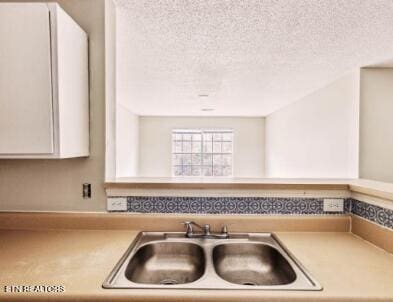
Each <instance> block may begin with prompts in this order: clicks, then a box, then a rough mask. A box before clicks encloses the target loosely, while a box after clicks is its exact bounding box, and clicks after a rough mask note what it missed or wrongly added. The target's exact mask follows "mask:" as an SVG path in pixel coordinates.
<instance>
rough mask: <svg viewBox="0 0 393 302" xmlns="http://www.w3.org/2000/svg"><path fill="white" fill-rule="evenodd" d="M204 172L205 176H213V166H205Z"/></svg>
mask: <svg viewBox="0 0 393 302" xmlns="http://www.w3.org/2000/svg"><path fill="white" fill-rule="evenodd" d="M202 173H203V176H212V167H203V168H202Z"/></svg>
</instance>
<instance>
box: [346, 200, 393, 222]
mask: <svg viewBox="0 0 393 302" xmlns="http://www.w3.org/2000/svg"><path fill="white" fill-rule="evenodd" d="M351 203H352V209H351V212H352V214H354V215H356V216H360V217H362V218H365V219H367V220H370V221H372V222H375V223H378V224H379V225H382V226H384V227H387V228H391V229H393V210H390V209H386V208H383V207H380V206H376V205H373V204H369V203H366V202H363V201H360V200H356V199H352V200H351Z"/></svg>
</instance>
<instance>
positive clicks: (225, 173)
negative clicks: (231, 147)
mask: <svg viewBox="0 0 393 302" xmlns="http://www.w3.org/2000/svg"><path fill="white" fill-rule="evenodd" d="M231 175H232V167H223V168H222V176H231Z"/></svg>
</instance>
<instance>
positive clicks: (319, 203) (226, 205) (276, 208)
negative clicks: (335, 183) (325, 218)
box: [127, 196, 350, 215]
mask: <svg viewBox="0 0 393 302" xmlns="http://www.w3.org/2000/svg"><path fill="white" fill-rule="evenodd" d="M127 205H128V210H127V211H128V212H134V213H184V214H185V213H191V214H262V215H263V214H296V215H298V214H302V215H313V214H314V215H316V214H335V213H325V212H324V211H323V199H322V198H271V197H164V196H160V197H152V196H148V197H146V196H129V197H127ZM344 208H345V212H349V210H350V200H349V199H346V200H345V204H344Z"/></svg>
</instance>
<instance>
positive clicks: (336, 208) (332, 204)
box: [323, 198, 344, 212]
mask: <svg viewBox="0 0 393 302" xmlns="http://www.w3.org/2000/svg"><path fill="white" fill-rule="evenodd" d="M323 211H324V212H344V199H342V198H331V199H324V200H323Z"/></svg>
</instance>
